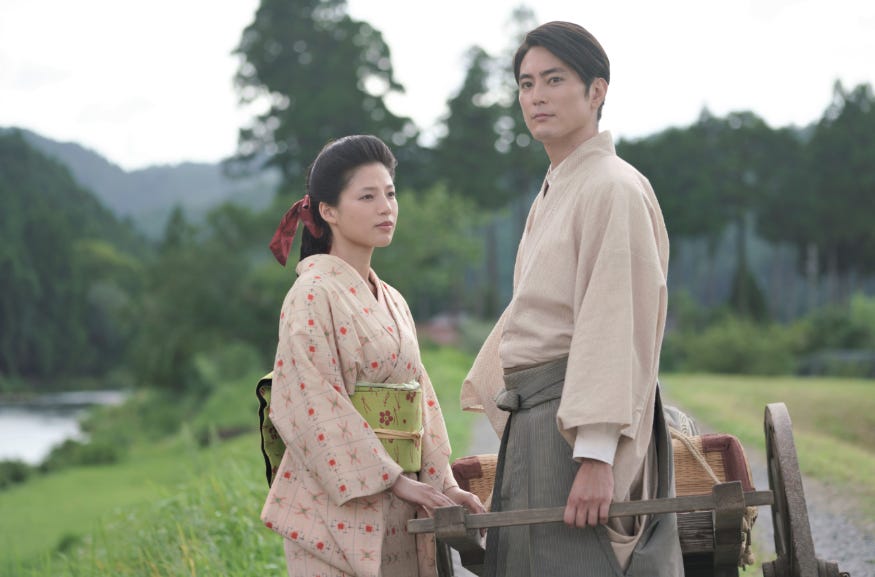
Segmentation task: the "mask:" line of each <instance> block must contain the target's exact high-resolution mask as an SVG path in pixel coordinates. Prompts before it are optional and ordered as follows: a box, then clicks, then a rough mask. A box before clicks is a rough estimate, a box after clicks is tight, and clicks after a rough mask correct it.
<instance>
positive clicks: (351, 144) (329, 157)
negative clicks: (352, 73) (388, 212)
mask: <svg viewBox="0 0 875 577" xmlns="http://www.w3.org/2000/svg"><path fill="white" fill-rule="evenodd" d="M377 162H378V163H380V164H382V165H383V166H385V167H386V170H388V171H389V174H390V175H391V176H392V178H393V179H394V178H395V166H396V165H397V164H398V162H397V161H396V160H395V155H393V154H392V151H391V150H389V147H388V146H386V144H385V143H384V142H383V141H382V140H380V139H379V138H377V137H376V136H372V135H369V134H365V135H362V134H356V135H353V136H344V137H343V138H340V139H338V140H334V141H332V142H329V143H328V144H326V145H325V146H324V147H323V148H322V150H321V151H320V152H319V154H318V155H317V156H316V160H314V161H313V163H312V164H311V165H310V168H308V169H307V181H306V182H307V194H309V195H310V214H311V215H312V216H313V222H315V223H316V224H317V225H318V226H319V228H320V229H321V230H322V236H321V237H319V238H316V237H314V236H313V235H312V234H310V231H309V230H307V227H304V230H303V233H302V236H301V260H303V259H305V258H307V257H308V256H311V255H314V254H325V253H327V252H328V251H329V250H331V227H330V226H328V223H327V222H325V221H324V220H323V219H322V215H321V214H320V213H319V203H320V202H324V203H326V204H328V205H329V206H337V202H338V200H339V197H340V193H341V191H342V190H343V189H344V188H345V187H346V185H347V184H348V183H349V181H350V179H351V178H352V176H353V173H354V172H355V170H356V169H357V168H359V167H360V166H364V165H366V164H374V163H377Z"/></svg>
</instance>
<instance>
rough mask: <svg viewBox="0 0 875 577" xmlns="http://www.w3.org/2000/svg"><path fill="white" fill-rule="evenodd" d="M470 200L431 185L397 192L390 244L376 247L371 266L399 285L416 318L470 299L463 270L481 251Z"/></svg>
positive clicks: (454, 308)
mask: <svg viewBox="0 0 875 577" xmlns="http://www.w3.org/2000/svg"><path fill="white" fill-rule="evenodd" d="M478 220H479V217H478V213H477V211H476V209H475V205H474V202H473V201H472V200H469V199H466V198H463V197H460V196H458V195H453V194H450V193H449V192H448V191H447V190H446V189H445V188H443V187H440V186H438V187H435V188H432V189H430V190H428V191H425V192H423V193H420V194H415V195H414V194H403V195H400V196H399V215H398V230H397V231H396V233H395V238H394V239H393V240H392V244H391V245H390V246H389V247H387V248H383V249H379V250H377V251H375V252H374V259H373V261H374V264H373V266H374V270H376V271H377V273H378V274H379V275H380V276H381V277H382V278H383V279H384V280H385V281H386V282H388V283H389V284H391V285H392V286H394V287H395V288H397V289H398V290H399V291H400V292H401V294H402V295H404V298H405V299H406V300H407V302H408V304H409V305H410V308H411V310H412V311H413V313H414V317H415V318H417V319H422V320H424V319H427V318H429V317H430V316H432V315H433V314H435V313H438V312H441V311H445V310H459V309H460V308H462V307H463V306H465V305H470V304H471V301H472V300H473V298H472V296H471V295H469V294H466V292H465V290H466V289H465V282H464V281H465V271H466V270H467V269H468V268H469V267H470V266H471V263H473V262H475V261H476V259H477V258H478V257H479V254H480V252H479V249H480V247H479V244H480V243H479V242H478V241H477V239H476V237H475V236H474V235H473V234H472V231H473V230H474V229H475V228H476V227H477V226H478V224H479V222H478Z"/></svg>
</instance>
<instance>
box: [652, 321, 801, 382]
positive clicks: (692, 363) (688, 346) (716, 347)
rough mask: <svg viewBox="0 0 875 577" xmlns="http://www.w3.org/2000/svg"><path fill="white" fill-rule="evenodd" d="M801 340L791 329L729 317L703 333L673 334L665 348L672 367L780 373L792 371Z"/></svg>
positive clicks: (704, 370) (688, 369) (697, 369)
mask: <svg viewBox="0 0 875 577" xmlns="http://www.w3.org/2000/svg"><path fill="white" fill-rule="evenodd" d="M800 340H801V337H800V335H799V331H798V330H793V329H792V328H787V327H781V326H779V325H767V326H763V325H757V324H755V323H753V322H751V321H748V320H742V319H737V318H735V317H726V318H724V319H722V320H721V321H718V322H716V323H714V324H712V325H711V326H709V327H708V328H707V329H705V330H704V331H702V332H681V333H678V332H675V333H672V334H671V335H669V336H667V337H666V346H665V350H666V352H667V353H668V355H667V357H668V359H669V363H670V364H672V365H674V366H672V367H671V369H672V370H679V371H684V372H711V373H724V374H758V375H781V374H792V373H793V371H794V369H795V365H796V353H797V350H798V349H799V344H798V343H799V341H800ZM664 368H666V367H664Z"/></svg>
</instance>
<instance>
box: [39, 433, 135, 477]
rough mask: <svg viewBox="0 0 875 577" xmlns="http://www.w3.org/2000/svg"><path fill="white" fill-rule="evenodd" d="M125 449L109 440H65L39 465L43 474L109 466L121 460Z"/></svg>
mask: <svg viewBox="0 0 875 577" xmlns="http://www.w3.org/2000/svg"><path fill="white" fill-rule="evenodd" d="M125 451H126V447H124V446H121V445H119V444H116V443H113V442H112V441H110V440H96V441H91V442H82V441H76V440H73V439H67V440H66V441H64V442H63V443H61V444H60V445H58V446H57V447H55V448H54V449H52V451H51V452H50V453H49V456H48V457H46V459H45V460H44V461H43V463H42V465H40V469H41V470H43V471H44V472H51V471H57V470H58V469H63V468H66V467H74V466H79V465H110V464H112V463H117V462H118V461H119V460H121V458H122V456H123V455H124V453H125Z"/></svg>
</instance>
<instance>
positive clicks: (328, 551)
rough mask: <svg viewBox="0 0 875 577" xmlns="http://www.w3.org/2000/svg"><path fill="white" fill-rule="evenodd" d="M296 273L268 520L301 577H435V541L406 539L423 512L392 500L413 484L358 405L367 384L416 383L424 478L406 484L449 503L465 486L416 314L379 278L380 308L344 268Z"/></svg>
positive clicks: (283, 342)
mask: <svg viewBox="0 0 875 577" xmlns="http://www.w3.org/2000/svg"><path fill="white" fill-rule="evenodd" d="M296 270H297V273H298V275H299V276H298V279H297V281H296V282H295V284H294V285H293V286H292V288H291V290H290V291H289V293H288V294H287V295H286V298H285V301H284V302H283V307H282V313H281V315H280V326H279V345H278V347H277V353H276V361H275V364H274V377H273V390H272V395H271V397H272V403H271V413H270V417H271V420H272V421H273V424H274V426H275V427H276V428H277V431H279V434H280V436H281V437H282V439H283V441H284V442H285V444H286V452H285V455H284V457H283V460H282V463H281V464H280V467H279V469H278V471H277V475H276V478H275V480H274V481H273V484H272V486H271V488H270V492H269V494H268V498H267V501H266V503H265V505H264V509H263V510H262V513H261V518H262V520H263V521H264V523H265V525H266V526H267V527H269V528H270V529H272V530H274V531H276V532H277V533H279V534H280V535H282V536H283V537H284V538H285V539H286V541H285V548H286V556H287V558H288V564H289V575H291V576H293V577H316V576H320V577H327V576H331V577H335V576H338V577H339V576H348V575H355V576H362V577H364V576H367V577H377V576H380V577H392V576H398V577H401V576H403V577H416V576H417V575H418V576H419V577H425V576H432V575H436V569H435V561H434V549H433V538H423V537H420V538H419V543H418V544H417V538H416V537H415V536H413V535H410V534H408V533H407V530H406V523H407V520H408V519H410V518H412V517H415V516H416V509H415V507H414V506H412V505H410V504H408V503H406V502H404V501H402V500H401V499H398V498H397V497H395V496H394V495H393V494H392V492H391V491H390V490H389V489H390V488H391V486H392V485H393V484H394V483H395V481H396V479H397V478H398V475H401V474H405V473H402V469H401V466H399V465H398V463H396V462H395V461H394V460H392V458H391V457H390V456H389V454H388V453H387V451H386V449H385V448H384V447H383V445H382V443H381V441H380V440H379V439H378V438H377V436H376V434H375V432H374V430H373V427H372V426H371V425H369V424H368V423H367V421H366V420H365V419H364V418H363V417H362V415H361V414H359V413H358V412H357V411H356V409H355V408H354V407H353V405H352V403H351V401H350V395H352V394H353V393H354V392H355V385H356V383H357V382H369V383H408V382H411V381H416V382H418V383H419V384H420V386H421V388H422V395H421V399H422V411H423V418H422V424H423V431H422V437H421V442H422V468H421V470H420V471H419V473H413V474H410V473H408V475H409V476H411V477H413V478H416V479H417V480H419V481H421V482H424V483H428V484H429V485H432V486H433V487H435V488H436V489H438V490H440V491H445V490H446V489H448V488H450V487H451V486H455V485H456V482H455V480H454V479H453V476H452V472H451V470H450V465H449V456H450V443H449V440H448V438H447V432H446V428H445V426H444V421H443V416H442V414H441V410H440V406H439V404H438V400H437V397H436V395H435V392H434V389H433V388H432V385H431V382H430V381H429V378H428V375H427V374H426V372H425V369H424V367H423V366H422V361H421V360H420V356H419V344H418V342H417V340H416V329H415V325H414V323H413V318H412V316H411V314H410V310H409V309H408V307H407V303H406V302H405V301H404V299H403V297H402V296H401V295H400V294H399V293H398V291H396V290H395V289H393V288H392V287H390V286H389V285H387V284H386V283H383V282H381V281H380V280H379V279H378V278H377V277H376V275H375V274H374V272H373V271H371V273H370V279H371V280H372V281H373V282H374V284H375V285H376V287H377V296H376V297H374V295H373V293H372V292H371V291H370V290H369V287H368V284H367V283H366V282H365V280H364V279H362V278H361V276H360V275H359V274H358V273H357V272H356V271H355V270H354V269H353V268H352V267H351V266H350V265H349V264H347V263H346V261H344V260H342V259H340V258H337V257H334V256H330V255H325V254H322V255H314V256H311V257H308V258H306V259H304V260H302V261H301V262H300V263H299V264H298V266H297V269H296ZM417 545H418V546H417ZM418 550H419V554H417V551H418Z"/></svg>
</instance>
